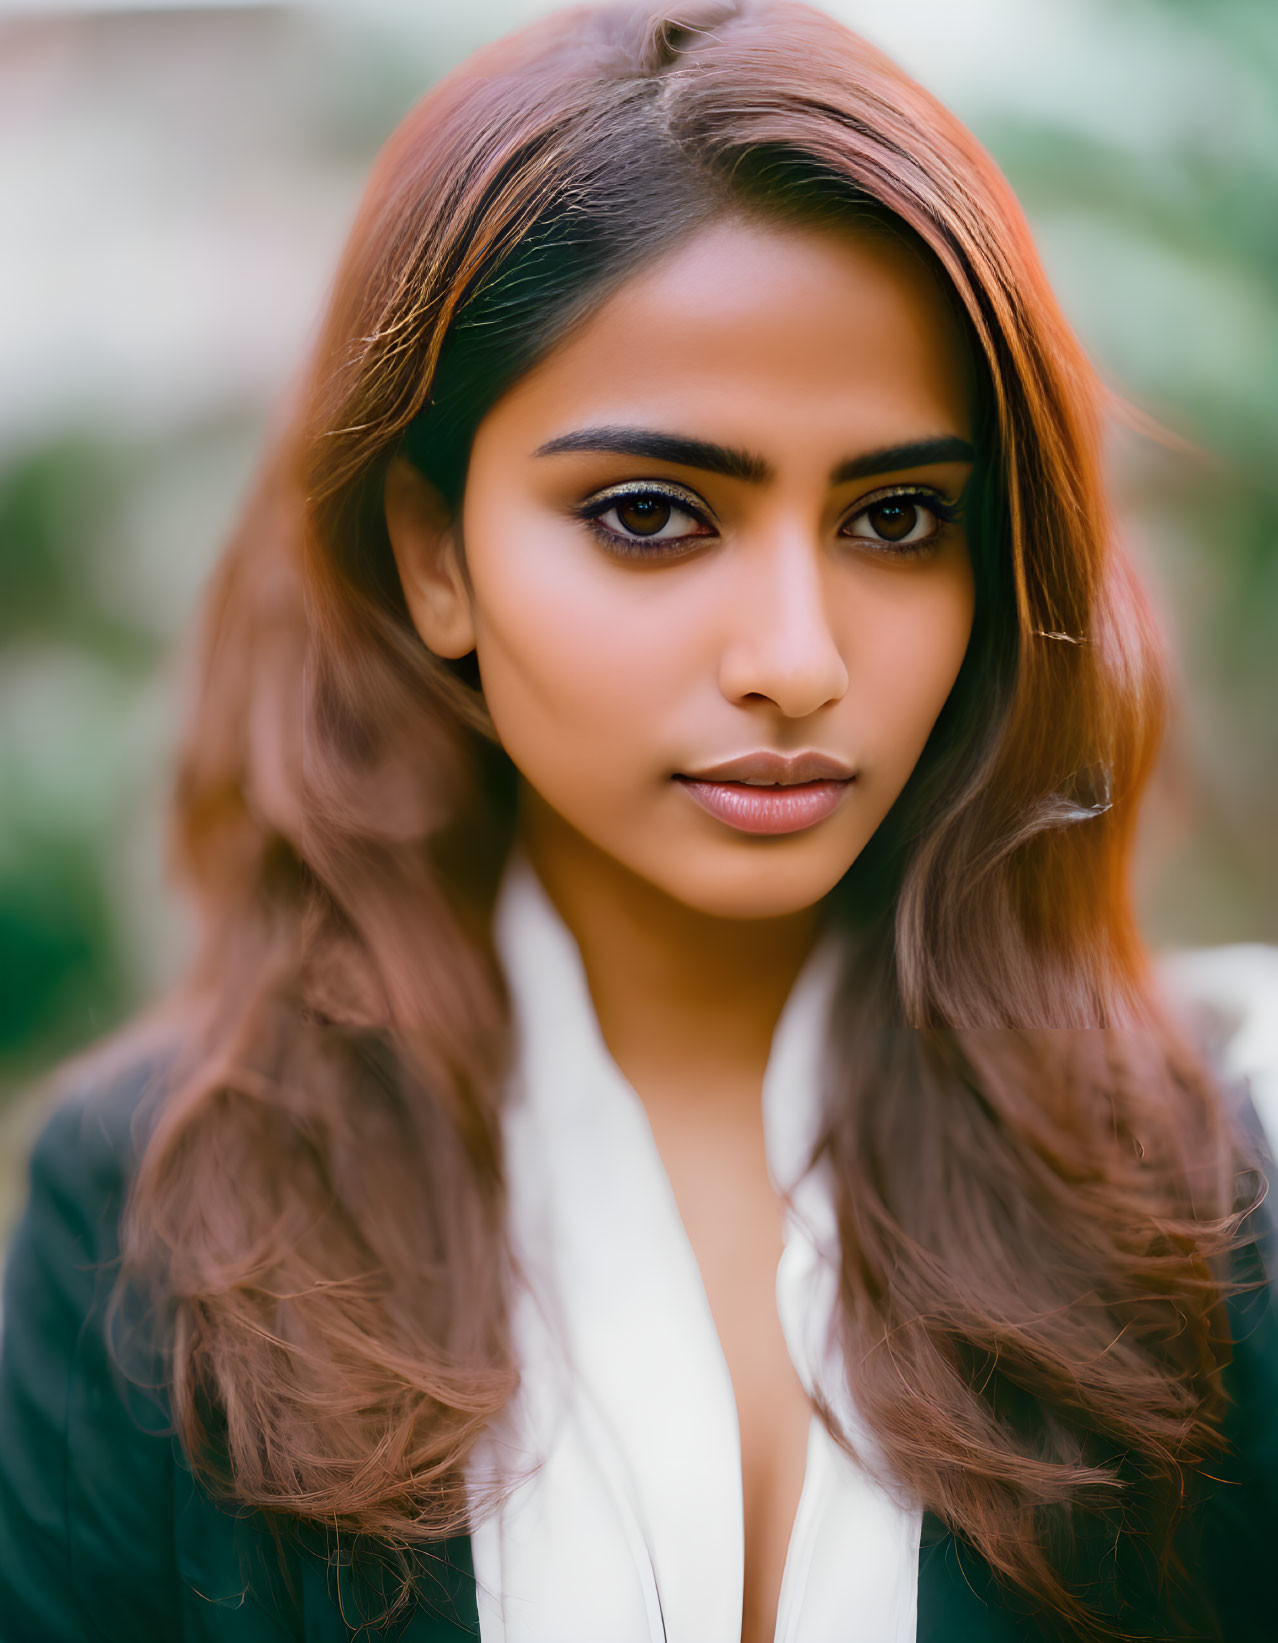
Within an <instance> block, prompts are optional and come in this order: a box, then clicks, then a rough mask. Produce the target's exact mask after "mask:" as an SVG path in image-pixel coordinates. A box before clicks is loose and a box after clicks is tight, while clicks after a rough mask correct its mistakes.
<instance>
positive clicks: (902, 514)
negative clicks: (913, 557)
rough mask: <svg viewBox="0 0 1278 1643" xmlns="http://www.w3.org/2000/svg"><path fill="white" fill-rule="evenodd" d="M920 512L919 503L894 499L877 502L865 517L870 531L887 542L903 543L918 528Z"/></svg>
mask: <svg viewBox="0 0 1278 1643" xmlns="http://www.w3.org/2000/svg"><path fill="white" fill-rule="evenodd" d="M920 511H921V510H920V508H919V506H918V504H917V503H915V502H909V501H906V500H905V499H904V498H901V499H897V498H894V499H893V500H891V501H889V502H876V503H875V505H874V506H873V507H872V508H870V509H868V510H867V511H866V514H865V517H866V519H868V520H869V522H870V529H871V530H872V531H873V532H874V534H875V535H876V536H881V537H882V538H883V540H884V541H885V542H903V541H904V540H905V538H906V537H907V536H909V535H910V533H911V532H912V531H914V530H916V529H917V528H918V523H919V513H920Z"/></svg>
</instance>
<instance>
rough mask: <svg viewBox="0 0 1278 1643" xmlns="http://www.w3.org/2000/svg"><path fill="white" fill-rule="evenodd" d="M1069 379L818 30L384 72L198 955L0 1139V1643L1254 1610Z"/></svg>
mask: <svg viewBox="0 0 1278 1643" xmlns="http://www.w3.org/2000/svg"><path fill="white" fill-rule="evenodd" d="M1098 410H1099V403H1098V391H1097V388H1096V385H1095V383H1094V380H1093V378H1092V376H1091V374H1090V372H1089V370H1088V367H1087V365H1086V363H1085V361H1084V359H1083V357H1082V356H1081V354H1080V351H1079V349H1078V347H1077V345H1076V344H1075V342H1074V341H1073V339H1072V338H1071V336H1070V334H1069V332H1068V330H1067V328H1066V327H1065V325H1064V323H1063V321H1062V320H1061V317H1060V315H1059V313H1058V310H1057V309H1056V307H1055V305H1054V304H1053V301H1052V299H1051V296H1050V294H1049V292H1048V290H1047V288H1046V286H1045V283H1044V280H1043V276H1042V273H1041V271H1040V268H1039V266H1038V263H1037V261H1036V260H1035V257H1034V253H1033V250H1032V247H1031V244H1030V241H1029V237H1028V234H1027V232H1026V229H1025V226H1024V223H1023V220H1022V218H1021V216H1020V214H1019V211H1018V209H1017V207H1016V205H1015V203H1014V201H1013V200H1012V198H1011V196H1010V194H1009V192H1008V190H1007V188H1006V186H1005V184H1004V183H1003V182H1002V180H1001V178H1000V177H999V176H998V174H997V172H996V171H995V169H994V167H993V166H992V164H991V162H990V161H989V159H988V158H987V157H986V156H985V155H984V154H983V153H982V151H981V150H980V149H979V148H978V147H977V145H976V144H975V143H974V141H973V140H972V138H971V137H970V136H969V135H968V134H967V133H966V132H965V131H964V130H963V129H962V128H961V127H960V126H959V125H958V124H957V123H956V122H955V121H954V120H953V118H952V117H951V116H949V115H948V114H947V113H946V112H945V111H944V110H943V109H941V108H940V107H938V105H937V104H936V103H935V102H934V101H932V100H931V99H930V98H929V97H928V96H927V95H926V94H925V93H923V92H922V91H921V90H920V89H919V88H918V87H917V86H915V85H914V84H913V83H912V82H910V81H909V80H907V79H906V78H905V77H904V76H903V75H902V74H901V73H900V72H899V71H898V70H897V69H896V68H894V67H893V66H892V65H891V64H890V63H888V62H886V61H885V60H884V59H883V58H882V57H880V56H879V55H878V54H877V53H876V52H874V51H873V50H871V49H870V48H869V47H868V46H866V45H865V44H864V42H862V41H860V40H859V39H858V38H856V37H855V36H854V35H852V34H850V33H848V32H847V31H846V30H845V29H843V28H842V27H840V26H839V25H837V24H835V23H834V22H832V21H830V20H829V19H827V18H825V17H824V16H822V15H821V14H819V13H817V12H816V11H813V10H811V9H809V8H808V7H806V6H803V5H796V4H787V3H772V4H769V3H766V0H764V3H760V4H757V5H750V4H734V3H731V0H703V3H700V4H689V5H686V6H682V7H679V8H674V9H672V10H671V11H669V12H667V11H665V10H661V9H654V8H653V7H651V6H650V5H639V6H634V5H625V6H621V7H604V8H599V7H593V6H590V7H581V8H575V9H571V10H568V11H565V12H561V13H559V14H557V15H555V16H554V17H552V18H550V19H549V20H547V21H545V22H542V23H539V24H538V25H536V26H535V27H533V28H530V29H527V30H524V31H523V32H521V33H519V34H516V35H515V36H513V37H512V38H510V39H508V40H506V41H504V42H502V43H500V44H499V45H497V46H495V47H493V48H491V49H489V50H486V51H484V52H482V53H480V54H479V55H478V56H477V57H475V58H474V59H472V60H471V61H470V62H469V63H467V64H465V65H463V67H462V68H461V69H459V70H458V71H457V72H456V73H454V74H453V75H452V76H450V77H449V78H448V79H447V80H446V81H445V82H444V83H443V84H442V85H440V86H439V87H438V88H437V89H436V90H435V91H433V92H432V93H431V95H430V96H429V97H427V98H426V99H425V100H424V101H423V103H422V104H421V105H420V106H419V107H418V108H417V109H416V110H415V111H414V112H413V113H412V114H411V115H410V116H409V118H408V119H407V120H406V121H405V123H404V125H403V126H402V127H401V128H400V130H399V131H398V132H397V133H396V134H395V136H394V137H393V138H392V139H391V141H390V143H389V144H388V146H387V148H386V150H385V152H384V154H383V156H382V157H381V160H380V161H379V163H378V166H377V168H376V171H375V173H374V176H373V179H372V182H371V184H370V187H369V190H368V194H367V197H366V200H365V203H364V205H363V207H362V209H361V212H360V214H359V217H358V220H357V222H356V225H355V228H354V231H353V233H352V236H351V241H350V245H349V248H348V251H347V253H346V257H345V260H344V262H343V265H342V268H341V270H340V272H339V275H338V279H337V283H336V286H335V290H334V294H333V298H332V302H331V306H330V310H329V313H328V317H327V321H326V324H325V325H324V327H323V330H322V332H321V335H320V337H319V341H318V344H317V346H316V349H315V354H314V357H313V360H312V362H311V365H310V368H309V371H308V373H307V376H306V378H305V382H304V384H303V390H302V392H301V394H300V397H299V399H298V401H297V403H296V405H295V406H294V407H293V409H292V413H291V415H290V416H289V417H288V418H287V419H286V421H285V424H284V426H283V428H282V430H281V432H280V434H279V437H278V439H277V440H276V442H275V444H274V446H273V448H272V449H271V451H270V452H269V454H268V456H267V459H266V461H265V464H264V466H263V469H262V473H261V478H260V481H259V483H258V485H257V487H256V489H255V492H254V494H253V496H252V498H251V500H250V502H249V504H248V507H247V509H246V511H245V514H244V518H243V522H242V524H241V526H240V529H239V531H238V533H237V535H236V537H235V539H234V540H233V541H232V542H231V544H230V546H229V548H228V550H227V553H226V556H225V559H224V560H223V562H222V565H221V567H220V569H219V572H218V574H217V576H216V578H215V580H214V583H213V586H212V588H211V590H210V593H209V598H208V604H207V610H206V613H205V620H204V626H203V631H202V638H201V649H200V668H199V673H198V680H197V689H196V691H195V699H194V709H193V713H192V716H191V719H190V723H189V725H188V729H187V735H186V739H185V743H184V746H183V751H182V758H181V766H180V771H179V780H178V784H177V792H176V800H175V811H174V841H175V859H176V863H177V866H178V868H179V869H180V871H181V874H182V875H183V878H184V880H185V882H186V884H187V885H188V886H189V887H190V889H191V890H192V891H193V892H194V899H195V903H196V907H197V910H198V914H199V936H200V939H199V943H198V948H197V951H196V953H195V956H194V960H193V962H192V965H191V968H190V970H189V973H188V974H187V975H185V976H184V977H183V978H182V979H181V981H180V983H179V984H178V985H177V986H175V988H174V990H173V993H172V995H171V996H170V997H169V998H167V999H165V1000H164V1001H162V1005H161V1007H159V1008H158V1009H157V1010H156V1011H154V1012H152V1014H151V1015H150V1016H149V1017H148V1018H147V1020H146V1021H145V1022H144V1023H143V1024H141V1026H140V1029H139V1032H138V1033H136V1034H134V1035H131V1036H129V1037H126V1038H124V1039H123V1040H121V1042H120V1044H119V1045H117V1047H116V1049H115V1052H114V1055H113V1057H112V1058H110V1059H108V1058H106V1057H99V1058H98V1059H96V1060H93V1061H91V1062H89V1063H88V1065H87V1067H85V1068H82V1069H79V1072H78V1076H77V1078H76V1079H75V1080H74V1081H73V1082H74V1084H75V1087H76V1089H77V1091H78V1093H77V1095H76V1097H75V1098H74V1099H72V1100H70V1101H68V1102H67V1103H66V1104H65V1105H64V1106H63V1107H62V1108H61V1109H60V1110H59V1112H58V1113H57V1114H56V1115H55V1117H54V1118H53V1119H52V1120H51V1122H50V1124H49V1126H48V1128H47V1129H46V1131H45V1133H44V1135H43V1137H42V1138H41V1141H40V1142H39V1144H38V1146H37V1149H36V1153H35V1158H34V1162H33V1177H32V1180H33V1184H32V1197H31V1204H30V1208H29V1210H28V1213H27V1217H26V1219H25V1221H24V1223H23V1226H22V1228H21V1230H20V1232H19V1235H18V1238H17V1241H16V1244H15V1247H14V1250H13V1253H12V1257H11V1261H10V1267H9V1276H8V1290H7V1300H6V1336H5V1361H4V1378H3V1383H2V1384H3V1405H2V1419H3V1432H4V1442H3V1451H2V1453H3V1460H2V1461H0V1535H2V1536H3V1540H2V1541H0V1546H2V1547H3V1552H4V1557H3V1570H4V1573H3V1575H2V1576H0V1581H2V1582H3V1585H2V1586H0V1595H3V1598H4V1604H3V1606H2V1607H0V1614H3V1615H4V1617H5V1618H4V1620H3V1621H2V1622H0V1625H3V1626H4V1627H7V1630H5V1631H4V1636H5V1638H6V1639H19V1640H26V1639H36V1638H39V1639H55V1638H67V1639H70V1638H75V1639H79V1638H87V1637H95V1638H96V1637H119V1638H128V1639H131V1640H135V1639H139V1638H151V1637H154V1638H163V1639H177V1638H182V1639H187V1638H200V1639H220V1638H223V1637H228V1638H229V1637H234V1638H236V1639H250V1640H253V1639H259V1638H261V1639H266V1638H284V1637H304V1638H307V1639H318V1638H326V1639H327V1638H335V1637H345V1636H348V1635H351V1632H352V1631H353V1630H356V1629H359V1628H361V1627H363V1628H364V1629H365V1632H366V1634H367V1633H369V1632H371V1634H372V1635H376V1636H402V1637H404V1638H411V1639H416V1640H419V1643H424V1640H426V1639H443V1638H453V1637H467V1636H469V1637H476V1636H478V1637H480V1638H481V1639H482V1640H483V1643H492V1640H493V1639H504V1640H507V1643H529V1640H533V1639H538V1640H542V1643H550V1640H553V1643H575V1640H584V1639H594V1640H605V1639H606V1640H608V1643H630V1640H632V1639H634V1640H639V1639H643V1640H647V1639H651V1638H662V1637H665V1638H669V1639H671V1640H672V1643H673V1640H681V1643H728V1640H732V1643H735V1640H736V1639H738V1638H740V1639H742V1640H743V1643H758V1640H760V1639H769V1638H772V1637H774V1636H775V1637H776V1638H778V1639H782V1638H783V1639H787V1640H790V1639H793V1640H795V1643H824V1640H825V1639H834V1638H852V1637H857V1638H873V1639H876V1640H879V1639H883V1640H892V1643H898V1640H899V1643H904V1640H906V1639H911V1640H912V1639H914V1638H919V1639H966V1638H971V1639H978V1638H979V1639H994V1638H1027V1637H1040V1636H1050V1635H1060V1636H1072V1637H1086V1638H1118V1637H1131V1636H1141V1637H1145V1636H1148V1637H1160V1638H1162V1637H1170V1636H1178V1637H1179V1636H1186V1637H1217V1638H1222V1637H1224V1638H1231V1639H1234V1638H1249V1637H1259V1636H1261V1635H1268V1631H1267V1628H1268V1627H1269V1626H1271V1625H1272V1619H1271V1616H1272V1613H1273V1608H1272V1606H1273V1602H1274V1598H1275V1591H1274V1585H1273V1581H1272V1577H1270V1576H1269V1575H1268V1574H1267V1559H1266V1558H1265V1555H1264V1554H1265V1550H1266V1548H1267V1546H1268V1539H1269V1535H1270V1533H1271V1532H1272V1530H1273V1529H1274V1528H1275V1527H1276V1526H1278V1511H1276V1510H1275V1501H1274V1484H1273V1462H1274V1460H1275V1459H1276V1458H1278V1456H1276V1454H1275V1444H1276V1443H1278V1425H1276V1424H1275V1416H1274V1409H1275V1396H1276V1395H1278V1330H1276V1328H1275V1323H1274V1320H1273V1317H1272V1314H1271V1312H1270V1310H1269V1300H1268V1290H1267V1288H1266V1287H1265V1282H1264V1266H1263V1259H1262V1250H1261V1227H1260V1217H1259V1216H1257V1215H1256V1214H1254V1213H1253V1212H1254V1209H1255V1206H1256V1204H1257V1203H1258V1201H1259V1197H1260V1188H1259V1187H1258V1184H1257V1183H1258V1180H1259V1175H1258V1172H1257V1169H1256V1167H1255V1166H1256V1163H1257V1159H1258V1155H1259V1143H1258V1142H1255V1141H1253V1140H1250V1139H1248V1138H1247V1135H1246V1130H1247V1123H1248V1116H1247V1112H1248V1110H1247V1105H1246V1102H1245V1100H1242V1099H1237V1098H1232V1097H1227V1096H1226V1095H1225V1094H1224V1093H1222V1092H1221V1091H1219V1090H1218V1089H1217V1088H1216V1086H1215V1084H1214V1083H1213V1080H1212V1078H1211V1076H1210V1074H1209V1073H1208V1071H1207V1070H1206V1069H1205V1068H1204V1066H1203V1065H1202V1064H1201V1062H1200V1060H1199V1059H1198V1057H1197V1055H1196V1054H1195V1052H1194V1050H1193V1049H1192V1047H1191V1046H1190V1045H1189V1044H1187V1043H1186V1042H1184V1041H1183V1040H1182V1037H1181V1036H1180V1035H1179V1034H1178V1032H1177V1031H1176V1029H1175V1027H1174V1025H1173V1024H1172V1023H1171V1022H1170V1021H1169V1020H1168V1019H1167V1016H1166V1013H1165V1012H1164V1010H1163V1009H1162V1007H1161V1005H1160V1001H1159V999H1158V997H1157V996H1156V993H1155V990H1154V988H1153V985H1152V982H1151V978H1150V973H1149V968H1148V963H1147V959H1146V955H1145V953H1144V951H1143V948H1142V946H1141V942H1140V938H1139V935H1138V932H1137V930H1136V928H1135V925H1134V923H1133V919H1132V915H1131V911H1130V907H1129V902H1128V892H1127V870H1128V860H1129V855H1130V847H1131V839H1132V829H1133V824H1134V820H1135V814H1136V803H1137V800H1138V797H1139V794H1140V790H1141V787H1142V784H1143V782H1144V780H1145V777H1146V775H1147V772H1148V770H1149V766H1150V762H1151V760H1152V758H1153V755H1154V751H1155V748H1156V743H1157V738H1158V731H1159V721H1160V710H1161V701H1162V697H1161V685H1160V677H1159V667H1158V659H1157V647H1156V642H1155V635H1154V633H1153V631H1152V628H1151V624H1150V622H1149V619H1148V616H1147V614H1146V609H1145V606H1144V604H1143V602H1142V599H1141V596H1140V592H1139V590H1138V588H1137V586H1136V585H1135V583H1134V581H1133V579H1132V577H1131V574H1130V572H1129V570H1128V568H1127V566H1126V564H1125V563H1124V561H1123V559H1122V557H1121V555H1120V554H1119V552H1118V550H1117V549H1116V547H1115V546H1114V544H1113V542H1112V541H1111V539H1110V536H1109V532H1108V529H1107V523H1106V516H1105V504H1104V499H1103V495H1102V491H1101V485H1100V478H1099V456H1098ZM139 1040H141V1042H140V1041H139ZM117 1256H118V1257H119V1259H118V1260H117Z"/></svg>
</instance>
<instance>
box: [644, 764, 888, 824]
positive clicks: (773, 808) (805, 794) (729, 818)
mask: <svg viewBox="0 0 1278 1643" xmlns="http://www.w3.org/2000/svg"><path fill="white" fill-rule="evenodd" d="M675 779H676V781H678V783H679V785H680V786H681V787H682V788H684V789H685V791H686V792H687V793H688V796H689V797H690V798H693V799H695V800H696V802H697V803H698V804H699V805H700V806H701V808H702V809H703V810H708V811H709V812H710V814H711V815H712V816H715V817H717V818H718V820H719V821H722V822H726V823H727V824H728V826H729V827H735V828H737V829H738V831H740V832H742V833H798V832H801V831H802V830H803V829H804V828H805V827H814V826H815V825H816V824H817V822H820V821H824V820H825V819H826V817H827V816H830V815H832V814H833V813H834V811H835V810H837V809H838V807H839V805H840V804H841V803H842V801H843V797H844V795H845V794H846V793H847V791H848V789H849V788H850V787H851V786H852V783H853V781H854V780H855V777H852V776H847V777H844V778H843V779H842V780H838V781H812V782H800V783H796V784H793V785H790V786H776V787H755V786H751V785H750V784H748V783H746V782H725V781H706V780H704V779H698V778H696V777H692V776H677V777H676V778H675Z"/></svg>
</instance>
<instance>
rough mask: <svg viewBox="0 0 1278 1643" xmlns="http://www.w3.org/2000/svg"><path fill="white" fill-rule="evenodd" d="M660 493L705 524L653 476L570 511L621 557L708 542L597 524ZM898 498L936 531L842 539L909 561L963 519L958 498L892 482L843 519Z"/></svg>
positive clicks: (681, 494)
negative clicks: (908, 538) (928, 518)
mask: <svg viewBox="0 0 1278 1643" xmlns="http://www.w3.org/2000/svg"><path fill="white" fill-rule="evenodd" d="M646 497H658V498H660V500H661V501H663V502H669V503H670V504H671V505H672V506H673V507H675V508H677V509H678V510H679V511H680V512H681V513H685V514H687V515H688V516H689V517H690V518H692V519H695V520H696V521H697V522H698V524H701V525H708V524H710V521H709V520H708V519H707V518H706V517H705V515H704V513H703V512H702V511H701V509H700V507H698V506H697V505H696V504H695V503H694V502H693V501H692V499H691V498H690V497H689V495H688V493H687V492H685V491H681V490H677V489H675V488H674V487H673V486H671V487H666V486H664V485H658V484H655V483H653V482H652V481H651V480H649V481H646V482H645V483H643V484H636V485H629V486H625V487H623V488H614V489H612V490H609V491H606V492H605V493H604V494H603V495H602V496H599V497H595V498H594V499H593V500H592V501H590V502H586V503H584V504H583V505H582V506H581V507H580V508H577V509H574V512H575V513H576V515H577V517H578V518H579V519H580V520H581V522H582V524H584V525H585V527H586V529H587V530H589V531H590V533H591V534H592V535H593V536H595V537H596V538H597V539H598V540H599V541H600V542H602V543H603V545H604V546H605V547H606V548H607V549H608V550H609V552H611V553H613V554H616V555H617V556H618V557H620V558H623V559H647V560H654V559H662V558H670V557H673V556H674V555H675V554H676V553H679V552H680V551H686V549H687V547H688V545H689V544H692V543H696V542H704V541H707V540H709V538H708V537H707V536H704V535H692V536H675V537H667V538H666V539H665V540H664V541H659V540H657V539H654V538H651V537H649V538H644V537H639V536H622V535H621V534H620V533H619V532H617V531H614V530H613V529H612V528H611V527H610V526H608V525H604V524H601V523H600V517H601V515H603V514H605V513H607V512H608V511H609V510H610V509H611V508H614V507H616V506H617V504H618V503H619V502H628V501H631V500H633V499H635V498H646ZM897 498H900V499H901V500H903V501H911V502H915V501H916V502H918V503H919V505H920V506H922V507H923V508H925V509H926V510H927V512H928V513H930V514H933V515H934V516H935V518H936V521H937V526H936V529H935V530H934V531H933V532H932V534H931V535H930V536H926V537H923V538H922V539H921V540H920V541H917V542H891V541H889V540H887V539H886V538H878V539H876V538H873V537H868V536H858V537H854V536H851V535H848V536H847V537H845V538H844V540H845V541H853V542H866V543H869V544H870V545H871V546H876V545H877V546H878V547H879V548H880V549H881V550H883V551H884V552H885V553H887V554H888V556H889V557H893V558H898V559H913V558H918V557H921V556H922V555H923V554H926V553H929V552H931V550H932V549H934V548H935V547H936V546H937V543H938V541H939V539H940V536H941V533H942V531H943V530H944V529H945V527H946V526H947V525H952V524H954V522H955V521H956V520H958V519H959V518H960V517H961V514H962V508H961V506H960V505H959V504H958V503H956V502H949V501H947V500H946V498H945V497H943V496H942V495H941V494H940V493H939V492H938V491H934V490H933V489H932V488H931V487H930V486H928V485H918V484H914V485H908V484H907V485H890V486H886V487H885V488H884V489H883V490H879V491H874V492H872V493H871V494H870V495H869V496H867V497H865V498H864V499H863V500H862V501H861V503H860V504H859V505H858V507H857V509H856V511H855V512H854V513H852V514H850V515H849V516H848V519H847V521H846V522H847V523H851V522H852V521H853V520H856V519H859V518H860V517H861V515H862V514H864V513H867V512H869V510H870V509H871V508H874V507H877V506H879V505H880V504H881V503H883V502H890V501H894V500H896V499H897Z"/></svg>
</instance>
